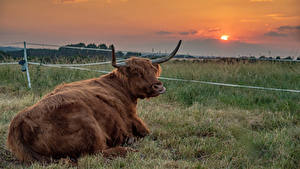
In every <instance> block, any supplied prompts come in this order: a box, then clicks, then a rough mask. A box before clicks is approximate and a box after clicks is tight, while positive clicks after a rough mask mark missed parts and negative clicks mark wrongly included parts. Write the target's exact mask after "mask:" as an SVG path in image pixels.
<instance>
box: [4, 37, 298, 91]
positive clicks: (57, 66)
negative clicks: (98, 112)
mask: <svg viewBox="0 0 300 169" xmlns="http://www.w3.org/2000/svg"><path fill="white" fill-rule="evenodd" d="M20 43H21V42H16V43H10V44H20ZM22 43H24V60H25V64H24V65H25V68H26V75H27V80H28V87H29V88H31V82H30V74H29V69H28V64H32V65H40V66H45V67H55V68H65V69H75V70H83V71H94V72H99V73H104V74H106V73H109V71H104V70H92V69H88V68H82V67H81V66H92V65H102V64H109V63H111V61H109V62H99V63H87V64H42V63H36V62H28V61H27V52H26V51H27V50H26V42H22ZM28 44H30V45H39V46H51V47H64V48H72V49H80V50H82V49H84V50H100V51H111V50H108V49H93V48H83V47H70V46H59V45H49V44H37V43H28ZM126 52H127V51H126ZM264 60H266V59H264ZM117 61H118V62H122V61H124V60H123V59H120V60H117ZM291 62H300V60H294V61H291ZM12 64H18V62H10V63H0V65H12ZM159 79H162V80H169V81H179V82H190V83H200V84H207V85H216V86H225V87H237V88H247V89H257V90H268V91H280V92H291V93H300V90H294V89H279V88H268V87H261V86H249V85H239V84H228V83H218V82H207V81H199V80H187V79H178V78H170V77H159Z"/></svg>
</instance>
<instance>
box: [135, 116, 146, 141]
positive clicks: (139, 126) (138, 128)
mask: <svg viewBox="0 0 300 169" xmlns="http://www.w3.org/2000/svg"><path fill="white" fill-rule="evenodd" d="M132 132H133V135H134V136H136V137H145V136H146V135H148V134H149V133H150V131H149V129H148V127H147V126H146V124H145V123H144V122H143V120H141V119H140V118H139V117H134V118H133V121H132Z"/></svg>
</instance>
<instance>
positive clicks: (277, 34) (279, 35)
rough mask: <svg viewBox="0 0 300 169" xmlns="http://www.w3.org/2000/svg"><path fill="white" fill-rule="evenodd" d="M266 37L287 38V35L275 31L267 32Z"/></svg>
mask: <svg viewBox="0 0 300 169" xmlns="http://www.w3.org/2000/svg"><path fill="white" fill-rule="evenodd" d="M264 35H265V36H273V37H285V36H287V34H284V33H279V32H275V31H270V32H267V33H265V34H264Z"/></svg>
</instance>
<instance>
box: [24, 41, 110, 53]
mask: <svg viewBox="0 0 300 169" xmlns="http://www.w3.org/2000/svg"><path fill="white" fill-rule="evenodd" d="M27 44H28V45H34V46H49V47H60V48H69V49H80V50H97V51H106V52H111V49H98V48H84V47H75V46H60V45H50V44H40V43H30V42H29V43H27Z"/></svg>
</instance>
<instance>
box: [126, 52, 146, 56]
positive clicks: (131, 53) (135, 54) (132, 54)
mask: <svg viewBox="0 0 300 169" xmlns="http://www.w3.org/2000/svg"><path fill="white" fill-rule="evenodd" d="M141 55H142V54H141V53H139V52H127V53H126V55H125V56H126V57H130V56H141Z"/></svg>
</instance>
